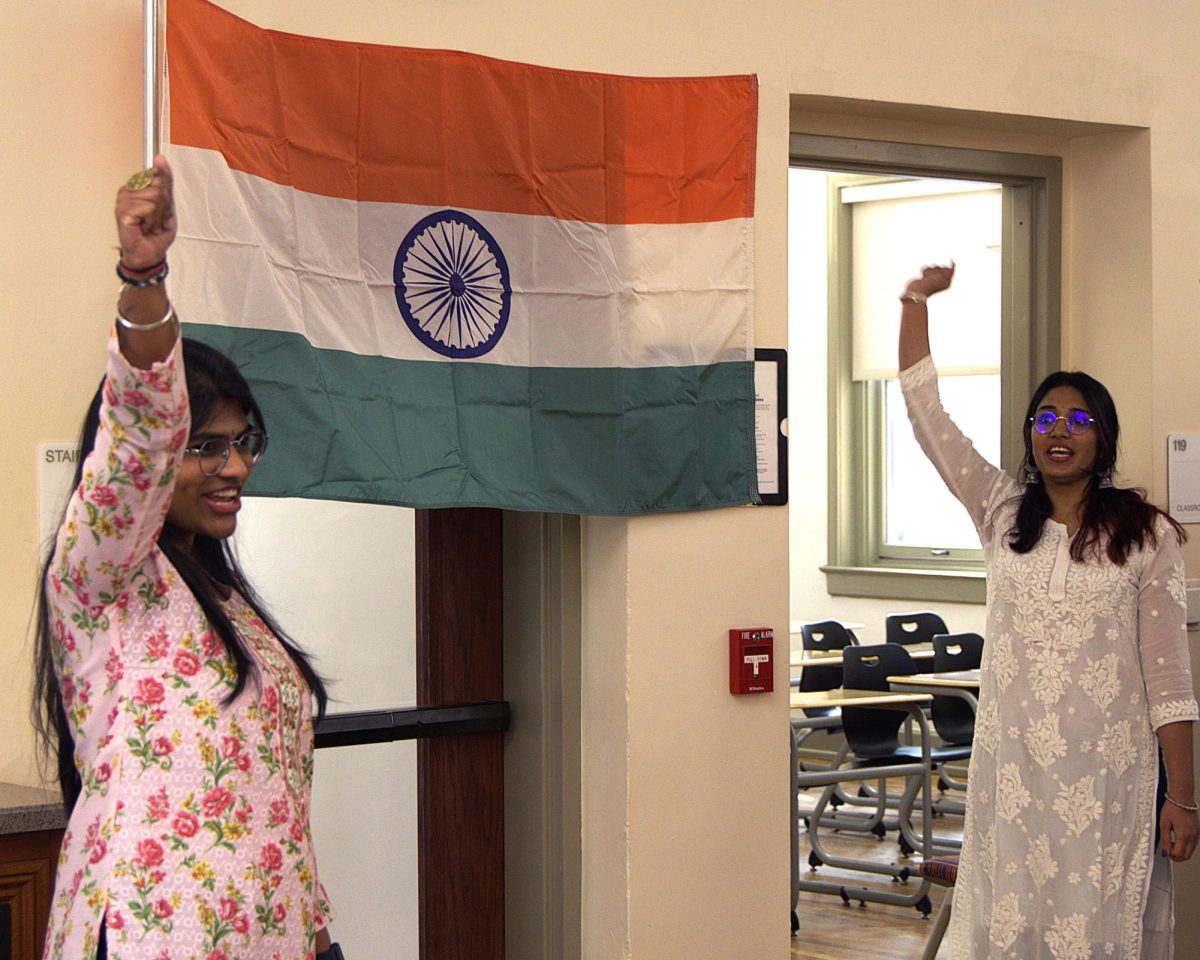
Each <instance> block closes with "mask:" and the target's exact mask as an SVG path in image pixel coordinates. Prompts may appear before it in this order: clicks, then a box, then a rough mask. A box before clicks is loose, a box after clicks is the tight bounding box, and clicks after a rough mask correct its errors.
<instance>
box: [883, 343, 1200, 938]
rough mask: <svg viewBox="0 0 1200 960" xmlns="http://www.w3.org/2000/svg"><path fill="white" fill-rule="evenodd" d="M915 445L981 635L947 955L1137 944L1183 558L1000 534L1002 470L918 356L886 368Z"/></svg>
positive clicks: (1183, 712) (1169, 542)
mask: <svg viewBox="0 0 1200 960" xmlns="http://www.w3.org/2000/svg"><path fill="white" fill-rule="evenodd" d="M900 380H901V386H902V388H903V390H904V396H905V399H906V401H907V403H908V412H909V419H910V420H911V421H912V423H913V429H914V431H915V433H916V436H917V440H918V442H919V443H920V444H921V447H922V449H923V450H924V451H925V453H926V455H927V456H928V457H929V459H930V460H931V461H932V463H933V464H934V466H935V467H936V468H937V470H938V472H939V473H940V474H941V476H942V478H943V479H944V480H945V481H946V484H947V486H948V487H949V488H950V490H951V491H952V492H953V493H954V495H955V496H956V497H957V498H958V499H959V500H960V501H962V503H963V505H964V506H965V507H966V508H967V511H968V512H969V513H970V515H971V519H972V520H973V521H974V523H975V527H976V529H977V530H978V532H979V539H980V542H981V543H982V545H983V551H984V557H985V560H986V563H987V573H988V591H987V593H988V595H987V635H986V641H987V642H986V643H985V645H984V653H983V662H982V672H981V684H980V690H979V714H978V717H977V718H976V724H975V741H974V750H973V756H972V760H971V773H970V781H969V788H968V792H967V812H966V819H965V823H964V833H963V851H962V862H961V865H960V868H959V872H958V881H957V885H956V887H955V892H954V912H953V914H952V919H951V926H950V934H949V940H950V956H951V958H953V960H982V958H989V960H1001V958H1003V960H1093V958H1094V960H1108V958H1117V960H1139V958H1140V957H1141V941H1142V914H1143V911H1144V909H1145V905H1146V897H1147V888H1148V884H1149V868H1150V865H1151V858H1152V856H1153V855H1154V852H1155V851H1154V850H1153V843H1154V830H1155V820H1156V810H1155V789H1156V786H1157V782H1158V743H1157V738H1156V737H1155V735H1154V731H1155V730H1156V729H1157V728H1158V727H1160V726H1162V725H1163V724H1165V723H1170V722H1173V721H1178V720H1195V719H1197V717H1198V716H1200V714H1198V712H1197V706H1196V700H1195V698H1194V696H1193V693H1192V678H1191V670H1190V665H1189V660H1188V647H1187V635H1186V627H1185V624H1184V619H1185V618H1184V613H1185V608H1186V605H1185V599H1184V581H1183V564H1182V561H1181V560H1180V555H1179V546H1178V543H1177V541H1176V537H1175V534H1174V532H1173V531H1172V530H1171V529H1170V527H1169V526H1168V525H1167V524H1166V522H1165V521H1162V520H1160V521H1159V524H1158V526H1157V527H1156V534H1157V539H1158V543H1157V546H1156V547H1151V546H1149V545H1147V546H1146V547H1145V549H1142V550H1136V549H1135V550H1134V551H1132V552H1131V553H1130V555H1129V559H1128V560H1127V562H1126V563H1125V564H1124V565H1123V566H1118V565H1117V564H1114V563H1111V562H1110V561H1108V560H1107V559H1105V560H1103V561H1100V560H1096V559H1094V558H1092V559H1089V560H1087V561H1086V562H1082V563H1080V562H1077V561H1075V560H1072V559H1071V556H1070V553H1069V550H1070V538H1069V537H1068V536H1067V530H1066V527H1064V526H1063V525H1061V524H1058V523H1055V522H1054V521H1049V520H1048V521H1047V522H1046V526H1045V529H1044V530H1043V532H1042V538H1041V540H1040V541H1039V542H1038V544H1037V546H1035V547H1034V548H1033V550H1031V551H1030V552H1029V553H1026V554H1018V553H1015V552H1013V551H1012V550H1011V549H1009V547H1008V546H1007V542H1006V537H1005V533H1006V532H1007V531H1008V530H1009V528H1010V527H1011V526H1012V524H1013V520H1014V518H1015V514H1016V499H1015V498H1018V497H1019V496H1020V494H1021V487H1020V486H1019V484H1018V483H1017V482H1016V481H1015V480H1014V479H1013V478H1012V477H1010V476H1008V475H1007V474H1006V473H1004V472H1002V471H1000V470H998V469H997V468H996V467H994V466H992V465H991V464H989V463H988V462H987V461H986V460H984V459H983V458H982V457H981V456H980V455H979V454H978V453H977V452H976V451H975V448H974V447H973V446H972V444H971V442H970V441H969V440H968V439H967V438H966V437H964V436H963V435H962V433H961V432H960V431H959V430H958V428H957V427H956V426H955V425H954V423H953V422H952V421H951V420H950V418H949V417H948V416H947V415H946V413H945V411H944V410H943V409H942V406H941V401H940V399H939V397H938V392H937V372H936V370H935V369H934V366H933V361H932V360H931V359H930V358H929V357H926V358H924V359H923V360H921V361H920V362H918V363H916V364H914V365H913V366H912V367H910V368H909V369H908V370H905V371H904V372H903V373H902V374H901V377H900Z"/></svg>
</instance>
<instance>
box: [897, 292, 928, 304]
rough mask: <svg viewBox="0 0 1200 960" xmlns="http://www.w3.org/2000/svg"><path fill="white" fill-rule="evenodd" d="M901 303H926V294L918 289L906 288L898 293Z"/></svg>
mask: <svg viewBox="0 0 1200 960" xmlns="http://www.w3.org/2000/svg"><path fill="white" fill-rule="evenodd" d="M900 302H901V303H928V302H929V297H928V295H926V294H924V293H921V292H920V291H919V290H906V291H905V292H904V293H902V294H900Z"/></svg>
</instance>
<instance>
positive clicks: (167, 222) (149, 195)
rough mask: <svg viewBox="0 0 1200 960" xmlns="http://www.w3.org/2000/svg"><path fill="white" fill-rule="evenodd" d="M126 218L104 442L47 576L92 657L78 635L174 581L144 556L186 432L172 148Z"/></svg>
mask: <svg viewBox="0 0 1200 960" xmlns="http://www.w3.org/2000/svg"><path fill="white" fill-rule="evenodd" d="M135 186H136V184H135ZM116 220H117V237H118V240H119V242H120V250H121V254H120V262H119V264H118V272H119V273H120V274H121V275H122V276H123V277H125V278H126V279H127V281H128V282H127V283H126V285H125V286H124V287H123V289H122V291H121V295H120V299H119V300H118V303H117V310H118V317H117V320H116V334H117V335H116V338H115V339H110V340H109V348H108V369H107V374H106V376H105V379H104V383H103V385H102V389H101V395H100V404H99V413H98V419H97V423H96V425H95V440H94V445H93V446H92V449H91V450H90V451H88V450H85V451H84V455H85V460H84V462H83V466H82V472H81V480H80V483H79V485H78V487H76V489H75V490H74V491H73V492H72V495H71V499H70V502H69V503H68V505H67V512H66V516H65V518H64V521H63V525H62V527H61V528H60V530H59V532H58V538H57V541H56V543H55V549H54V560H53V563H52V564H51V566H50V577H49V580H48V583H47V600H48V602H49V604H50V607H51V609H52V611H53V615H54V619H55V632H56V634H57V636H58V639H59V642H60V644H61V651H60V653H65V654H72V655H73V656H75V657H77V658H84V659H86V658H87V655H88V654H89V652H90V642H89V643H86V644H85V643H82V642H78V643H77V641H81V640H82V638H83V637H86V638H88V640H89V641H90V639H91V638H92V637H93V636H95V634H96V633H97V631H98V630H106V629H107V628H108V625H109V618H110V617H111V616H113V615H118V616H119V615H123V611H125V610H126V609H127V608H128V607H129V605H130V603H131V601H137V602H141V603H157V602H159V600H160V598H161V597H162V594H163V593H164V592H165V588H164V586H163V585H162V584H160V583H157V582H151V581H152V580H153V578H152V577H151V576H150V575H149V574H148V573H147V571H146V570H145V569H143V561H145V559H146V558H147V556H148V555H149V553H150V551H151V549H152V547H153V545H154V542H155V540H156V539H157V537H158V534H159V531H160V530H161V529H162V524H163V519H164V517H165V516H166V512H167V508H168V506H169V505H170V502H171V495H172V491H173V489H174V482H175V471H176V468H177V464H178V461H179V458H180V457H181V456H182V449H183V446H184V443H185V442H186V440H187V433H188V406H187V390H186V387H185V385H184V377H183V363H182V359H181V357H180V354H179V346H178V343H177V341H178V330H179V326H178V323H177V322H176V321H175V320H174V318H173V316H172V315H171V314H170V312H169V305H168V301H167V297H166V290H165V285H164V284H163V282H162V281H163V279H164V277H165V261H166V254H167V249H168V248H169V247H170V245H171V241H172V240H173V239H174V237H175V213H174V206H173V202H172V195H171V171H170V167H168V166H167V163H166V161H165V160H164V159H163V158H161V157H159V158H158V159H157V161H156V163H155V167H154V173H153V177H152V178H150V180H149V182H148V183H146V184H144V185H141V186H139V187H138V188H137V189H130V186H129V185H126V186H124V187H122V188H121V189H120V190H119V191H118V193H117V204H116ZM164 318H166V319H165V320H164ZM139 598H140V599H139Z"/></svg>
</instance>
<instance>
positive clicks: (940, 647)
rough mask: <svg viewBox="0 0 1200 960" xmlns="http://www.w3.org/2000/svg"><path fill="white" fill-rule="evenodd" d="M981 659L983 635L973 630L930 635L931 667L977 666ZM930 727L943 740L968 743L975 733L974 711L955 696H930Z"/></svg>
mask: <svg viewBox="0 0 1200 960" xmlns="http://www.w3.org/2000/svg"><path fill="white" fill-rule="evenodd" d="M982 660H983V637H981V636H980V635H979V634H977V633H943V634H938V635H937V636H936V637H934V638H933V671H934V673H946V672H948V671H951V670H977V669H979V664H980V662H981V661H982ZM930 716H931V718H932V720H933V728H934V730H936V731H937V735H938V736H939V737H941V738H942V739H943V740H944V741H946V743H952V744H955V745H960V744H967V743H970V742H971V741H972V740H973V739H974V737H975V711H974V710H972V709H971V705H970V704H969V703H967V702H966V701H965V700H962V699H959V698H958V697H934V698H933V708H932V710H931V711H930Z"/></svg>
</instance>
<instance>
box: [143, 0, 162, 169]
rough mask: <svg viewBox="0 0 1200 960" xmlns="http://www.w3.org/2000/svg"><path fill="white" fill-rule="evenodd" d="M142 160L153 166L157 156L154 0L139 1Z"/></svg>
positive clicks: (156, 56)
mask: <svg viewBox="0 0 1200 960" xmlns="http://www.w3.org/2000/svg"><path fill="white" fill-rule="evenodd" d="M142 95H143V101H144V111H143V116H142V154H143V156H142V159H143V162H144V164H145V166H147V167H152V166H154V158H155V157H156V156H157V155H158V0H142Z"/></svg>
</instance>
